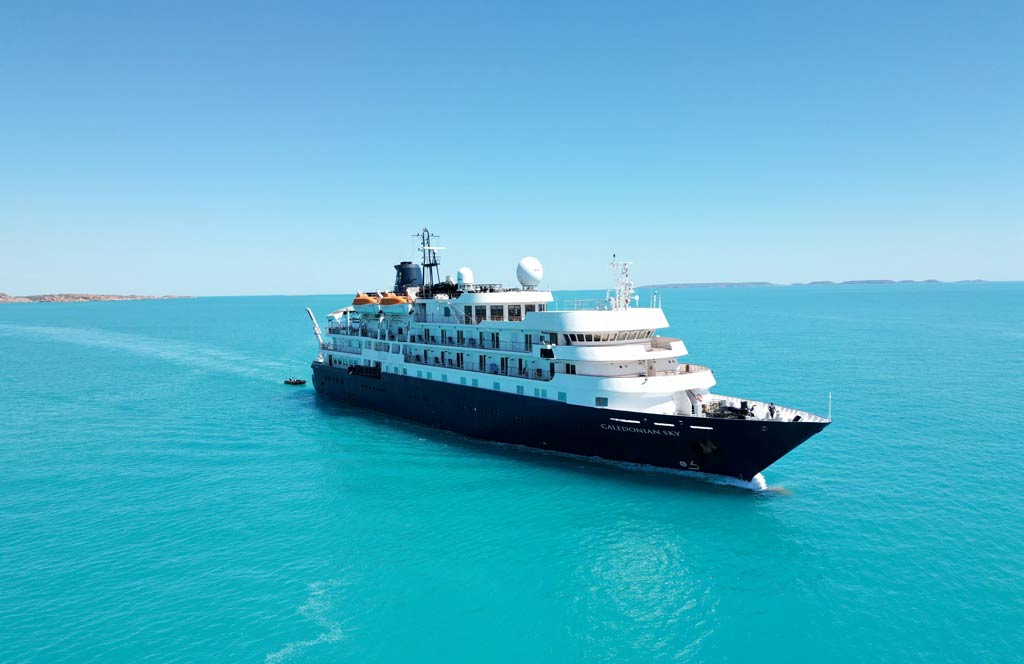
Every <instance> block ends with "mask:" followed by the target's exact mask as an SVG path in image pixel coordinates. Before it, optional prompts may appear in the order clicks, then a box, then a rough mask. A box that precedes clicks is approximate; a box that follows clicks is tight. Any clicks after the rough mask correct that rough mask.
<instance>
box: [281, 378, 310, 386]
mask: <svg viewBox="0 0 1024 664" xmlns="http://www.w3.org/2000/svg"><path fill="white" fill-rule="evenodd" d="M284 384H285V385H305V384H306V381H305V380H303V379H301V378H289V379H288V380H286V381H284Z"/></svg>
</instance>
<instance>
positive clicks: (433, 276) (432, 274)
mask: <svg viewBox="0 0 1024 664" xmlns="http://www.w3.org/2000/svg"><path fill="white" fill-rule="evenodd" d="M413 237H416V238H419V239H420V254H421V255H422V259H421V265H422V266H423V272H424V281H426V286H427V290H429V289H430V287H431V286H433V285H434V284H436V283H438V282H439V281H440V280H441V279H440V273H439V272H438V271H437V266H438V265H440V262H439V261H438V259H437V252H438V250H439V249H444V247H435V246H433V243H432V240H434V239H435V238H439V237H441V236H440V235H434V234H433V233H431V232H430V231H428V230H427V229H426V227H424V228H423V230H422V231H421V232H419V233H414V234H413Z"/></svg>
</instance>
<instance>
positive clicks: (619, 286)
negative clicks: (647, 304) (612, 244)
mask: <svg viewBox="0 0 1024 664" xmlns="http://www.w3.org/2000/svg"><path fill="white" fill-rule="evenodd" d="M632 264H633V263H631V262H629V261H622V262H619V260H618V259H617V258H616V257H615V254H612V264H611V268H612V271H613V272H616V275H615V296H614V297H609V298H608V300H609V304H610V305H611V308H612V311H625V310H627V309H629V304H630V303H631V302H633V301H635V300H638V299H639V297H640V296H639V295H636V289H634V288H633V281H632V280H631V279H630V278H629V266H630V265H632Z"/></svg>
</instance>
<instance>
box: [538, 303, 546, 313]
mask: <svg viewBox="0 0 1024 664" xmlns="http://www.w3.org/2000/svg"><path fill="white" fill-rule="evenodd" d="M537 311H547V305H546V304H538V305H537Z"/></svg>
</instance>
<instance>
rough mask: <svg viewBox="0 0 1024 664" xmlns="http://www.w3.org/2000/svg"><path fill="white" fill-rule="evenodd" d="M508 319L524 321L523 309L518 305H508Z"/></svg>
mask: <svg viewBox="0 0 1024 664" xmlns="http://www.w3.org/2000/svg"><path fill="white" fill-rule="evenodd" d="M508 319H509V320H522V319H523V313H522V307H520V306H519V305H518V304H510V305H508Z"/></svg>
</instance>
